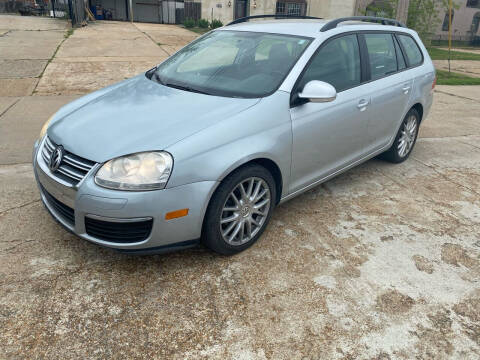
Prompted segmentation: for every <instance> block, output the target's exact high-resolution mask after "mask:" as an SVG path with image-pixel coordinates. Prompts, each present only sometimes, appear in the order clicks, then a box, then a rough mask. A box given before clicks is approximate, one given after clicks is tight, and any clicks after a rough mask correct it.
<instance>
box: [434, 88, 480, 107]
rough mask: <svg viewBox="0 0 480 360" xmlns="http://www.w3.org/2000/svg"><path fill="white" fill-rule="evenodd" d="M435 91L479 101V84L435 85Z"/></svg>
mask: <svg viewBox="0 0 480 360" xmlns="http://www.w3.org/2000/svg"><path fill="white" fill-rule="evenodd" d="M435 91H436V92H439V93H444V94H448V95H451V96H457V97H463V98H466V99H470V100H473V101H476V102H477V103H480V86H472V85H466V86H451V85H437V87H436V88H435Z"/></svg>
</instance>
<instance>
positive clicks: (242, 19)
mask: <svg viewBox="0 0 480 360" xmlns="http://www.w3.org/2000/svg"><path fill="white" fill-rule="evenodd" d="M263 18H275V19H315V20H322V18H319V17H314V16H301V15H271V14H270V15H253V16H245V17H242V18H239V19H236V20H233V21H232V22H230V23H228V24H227V25H226V26H230V25H234V24H240V23H243V22H247V21H248V20H251V19H263Z"/></svg>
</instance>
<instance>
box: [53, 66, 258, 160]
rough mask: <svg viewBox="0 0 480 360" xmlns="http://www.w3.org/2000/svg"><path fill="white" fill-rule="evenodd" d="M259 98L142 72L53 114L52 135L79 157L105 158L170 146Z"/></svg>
mask: <svg viewBox="0 0 480 360" xmlns="http://www.w3.org/2000/svg"><path fill="white" fill-rule="evenodd" d="M258 101H259V99H238V98H228V97H219V96H210V95H204V94H198V93H193V92H187V91H183V90H178V89H174V88H170V87H166V86H163V85H160V84H158V83H156V82H154V81H151V80H149V79H147V78H146V77H145V76H144V75H142V76H137V77H135V78H133V79H130V80H127V81H124V82H122V83H119V84H116V85H113V86H111V87H109V88H106V89H103V90H100V91H98V92H95V93H92V94H90V95H87V96H85V97H83V98H80V99H78V100H76V101H74V102H73V103H71V104H68V105H66V106H65V107H64V108H62V109H61V110H59V111H58V113H57V114H56V115H55V117H54V118H53V120H52V122H51V124H50V126H49V128H48V135H49V137H50V138H51V139H52V140H53V141H54V142H55V143H57V144H61V145H63V146H64V148H65V149H66V150H68V151H70V152H72V153H74V154H76V155H79V156H81V157H84V158H86V159H90V160H93V161H96V162H105V161H107V160H110V159H112V158H115V157H118V156H122V155H126V154H131V153H136V152H141V151H149V150H163V149H166V148H167V147H168V146H169V145H172V144H174V143H176V142H178V141H180V140H182V139H184V138H186V137H188V136H190V135H192V134H194V133H196V132H198V131H201V130H202V129H205V128H207V127H209V126H212V125H214V124H215V123H217V122H219V121H222V120H223V119H226V118H228V117H231V116H233V115H235V114H238V113H239V112H242V111H243V110H245V109H247V108H249V107H251V106H253V105H255V104H256V103H257V102H258ZM206 141H208V139H206Z"/></svg>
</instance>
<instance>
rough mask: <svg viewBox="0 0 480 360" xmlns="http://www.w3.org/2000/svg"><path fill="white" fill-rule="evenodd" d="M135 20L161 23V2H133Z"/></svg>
mask: <svg viewBox="0 0 480 360" xmlns="http://www.w3.org/2000/svg"><path fill="white" fill-rule="evenodd" d="M133 19H134V21H138V22H150V23H161V22H162V2H161V1H160V0H133Z"/></svg>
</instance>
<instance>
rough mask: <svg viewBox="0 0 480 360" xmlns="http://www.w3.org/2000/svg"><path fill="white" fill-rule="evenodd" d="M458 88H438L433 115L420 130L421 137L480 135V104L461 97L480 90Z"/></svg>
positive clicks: (432, 110)
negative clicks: (479, 116)
mask: <svg viewBox="0 0 480 360" xmlns="http://www.w3.org/2000/svg"><path fill="white" fill-rule="evenodd" d="M458 88H459V89H458V90H455V89H451V87H445V86H442V87H438V91H437V92H436V93H435V97H434V105H433V106H432V109H431V114H430V116H429V117H428V118H427V119H426V120H425V122H424V124H423V125H422V127H421V128H420V136H421V137H449V136H462V135H480V126H479V120H478V114H479V113H480V102H477V101H474V100H471V99H469V98H465V97H463V96H461V95H460V94H463V93H466V94H465V95H468V96H472V95H471V94H472V93H473V94H474V93H475V92H477V91H478V90H473V89H463V87H458ZM452 91H453V93H452Z"/></svg>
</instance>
